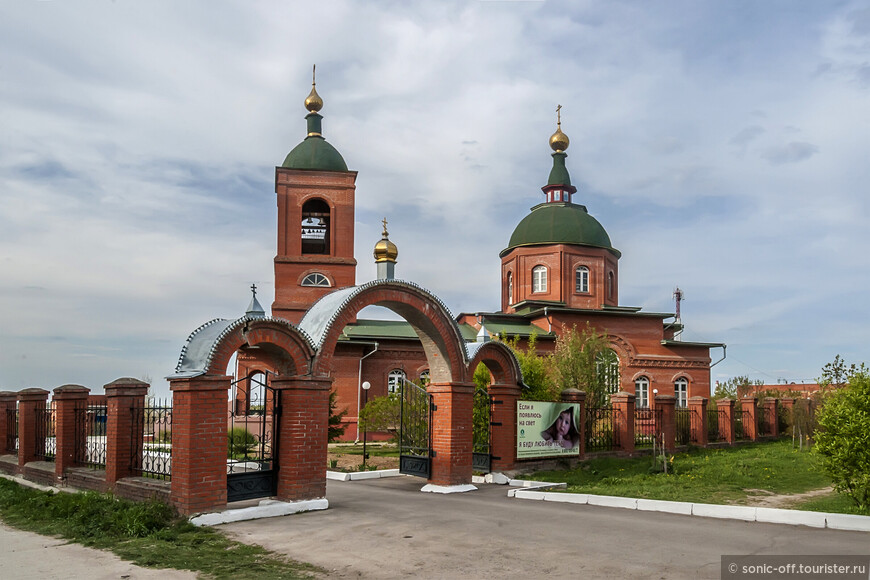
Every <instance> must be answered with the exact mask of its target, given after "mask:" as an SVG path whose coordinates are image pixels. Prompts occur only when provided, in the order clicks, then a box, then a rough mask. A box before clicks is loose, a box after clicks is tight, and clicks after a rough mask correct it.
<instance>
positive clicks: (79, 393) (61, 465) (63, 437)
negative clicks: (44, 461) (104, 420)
mask: <svg viewBox="0 0 870 580" xmlns="http://www.w3.org/2000/svg"><path fill="white" fill-rule="evenodd" d="M90 392H91V390H90V389H89V388H87V387H83V386H81V385H63V386H61V387H57V388H56V389H55V390H54V397H53V398H54V401H55V408H54V413H55V415H54V421H55V423H54V425H55V427H54V431H55V437H56V439H55V442H56V443H55V445H56V449H55V456H54V475H55V477H57V479H59V480H62V479H63V477H64V472H66V469H67V468H68V467H73V466H74V465H76V457H79V456H80V455H79V452H81V454H82V456H83V455H84V450H85V444H86V440H85V435H86V432H85V421H80V422H79V421H76V418H77V417H76V416H77V415H79V414H81V415H82V416H84V413H85V412H86V410H87V407H88V393H90ZM77 423H78V424H77ZM79 431H81V433H79Z"/></svg>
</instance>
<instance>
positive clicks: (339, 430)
mask: <svg viewBox="0 0 870 580" xmlns="http://www.w3.org/2000/svg"><path fill="white" fill-rule="evenodd" d="M337 406H338V392H337V391H335V390H332V391H330V392H329V431H328V437H329V442H330V443H332V442H333V441H337V440H338V438H339V437H341V436H342V435H344V430H345V429H347V425H342V424H341V420H342V419H344V416H345V415H347V409H342V410H341V411H340V412H336V410H335V409H336V407H337Z"/></svg>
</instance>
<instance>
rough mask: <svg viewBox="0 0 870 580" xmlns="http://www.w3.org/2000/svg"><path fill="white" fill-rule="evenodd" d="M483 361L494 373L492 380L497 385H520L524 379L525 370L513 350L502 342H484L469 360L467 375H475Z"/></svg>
mask: <svg viewBox="0 0 870 580" xmlns="http://www.w3.org/2000/svg"><path fill="white" fill-rule="evenodd" d="M480 363H483V364H485V365H486V368H487V369H489V372H490V373H491V374H492V382H493V384H496V385H519V384H520V383H521V382H522V380H523V372H522V370H521V369H520V364H519V362H518V361H517V357H516V356H515V355H514V353H513V351H512V350H511V349H510V347H508V346H507V345H505V344H503V343H501V342H487V343H484V344H483V345H482V346H481V347H480V348H479V349H477V352H475V353H474V356H473V357H472V358H471V360H470V361H469V362H468V370H467V371H466V372H467V375H468V376H469V377H473V376H474V371H475V369H476V368H477V365H479V364H480Z"/></svg>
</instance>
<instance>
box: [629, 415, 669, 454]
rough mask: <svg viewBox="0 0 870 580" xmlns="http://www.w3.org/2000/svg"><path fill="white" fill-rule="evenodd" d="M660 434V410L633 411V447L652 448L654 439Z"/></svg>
mask: <svg viewBox="0 0 870 580" xmlns="http://www.w3.org/2000/svg"><path fill="white" fill-rule="evenodd" d="M661 432H662V410H661V409H635V410H634V446H635V448H643V447H652V445H653V443H654V442H655V441H656V437H657V436H658V435H659V434H660V433H661Z"/></svg>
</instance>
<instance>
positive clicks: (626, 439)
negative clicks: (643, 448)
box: [610, 392, 634, 453]
mask: <svg viewBox="0 0 870 580" xmlns="http://www.w3.org/2000/svg"><path fill="white" fill-rule="evenodd" d="M610 403H611V405H612V406H613V413H614V418H613V430H614V433H616V435H617V437H615V439H617V440H618V441H619V449H620V450H621V451H625V452H626V453H632V452H633V451H634V395H633V394H632V393H626V392H619V393H614V394H613V395H610Z"/></svg>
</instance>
